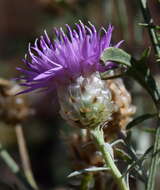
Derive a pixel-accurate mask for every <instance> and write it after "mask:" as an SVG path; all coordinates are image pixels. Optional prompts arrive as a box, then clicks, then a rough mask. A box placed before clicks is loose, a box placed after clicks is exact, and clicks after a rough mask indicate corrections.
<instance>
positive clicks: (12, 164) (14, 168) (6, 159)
mask: <svg viewBox="0 0 160 190" xmlns="http://www.w3.org/2000/svg"><path fill="white" fill-rule="evenodd" d="M0 157H1V158H2V160H3V161H4V162H5V163H6V165H7V166H8V167H9V168H10V170H11V171H12V172H13V173H14V174H15V175H16V176H17V178H18V179H19V180H20V182H21V183H22V184H23V185H24V187H26V189H28V190H35V189H34V188H33V187H32V186H31V185H30V184H29V183H28V181H27V180H26V178H25V177H24V175H23V173H22V172H21V170H20V168H19V166H18V165H17V164H16V162H15V161H14V160H13V158H12V157H11V156H10V155H9V153H8V152H7V151H6V150H5V149H4V148H3V147H2V145H1V144H0Z"/></svg>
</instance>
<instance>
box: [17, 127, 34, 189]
mask: <svg viewBox="0 0 160 190" xmlns="http://www.w3.org/2000/svg"><path fill="white" fill-rule="evenodd" d="M15 132H16V136H17V141H18V147H19V153H20V157H21V161H22V167H23V170H24V173H25V176H26V178H27V180H28V181H29V183H30V184H31V185H32V186H33V187H34V189H38V187H37V184H36V182H35V179H34V176H33V172H32V169H31V164H30V159H29V155H28V151H27V146H26V142H25V137H24V134H23V129H22V126H21V125H20V124H18V125H16V126H15Z"/></svg>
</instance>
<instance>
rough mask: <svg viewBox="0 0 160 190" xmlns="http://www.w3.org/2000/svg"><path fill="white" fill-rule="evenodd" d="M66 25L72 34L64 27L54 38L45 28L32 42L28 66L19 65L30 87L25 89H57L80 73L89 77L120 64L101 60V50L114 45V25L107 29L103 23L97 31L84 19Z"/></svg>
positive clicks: (27, 57)
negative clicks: (73, 24) (72, 27)
mask: <svg viewBox="0 0 160 190" xmlns="http://www.w3.org/2000/svg"><path fill="white" fill-rule="evenodd" d="M66 29H67V33H68V35H67V34H65V33H64V31H63V29H62V28H60V29H54V32H55V39H54V40H53V41H52V40H51V39H50V38H49V37H48V35H47V33H46V32H45V34H44V35H43V36H41V37H40V39H37V40H36V41H35V44H34V45H33V46H31V45H29V48H28V55H26V57H25V59H24V62H25V63H26V65H27V67H28V69H27V70H26V69H22V68H18V70H20V71H21V72H22V73H23V74H24V76H23V77H21V78H22V79H24V81H25V82H24V83H23V84H22V85H24V86H26V87H27V89H26V90H25V91H23V92H29V91H33V90H36V89H43V90H53V89H57V88H58V87H59V86H60V85H63V86H64V85H68V84H70V83H72V82H73V81H75V79H77V78H78V77H80V76H83V77H88V76H89V75H91V74H92V73H94V72H96V71H99V72H103V71H106V70H107V69H109V68H113V67H115V66H116V64H114V63H110V62H109V63H107V64H106V65H105V66H102V65H101V64H100V55H101V53H102V52H103V50H104V49H106V48H108V47H110V46H111V36H112V31H113V27H112V26H109V27H108V30H107V31H106V30H105V29H104V28H103V27H102V28H101V29H100V30H99V31H97V30H96V28H95V27H94V26H93V25H92V24H91V23H89V26H86V25H84V24H83V23H82V22H81V21H80V22H79V24H76V29H71V28H70V26H69V25H66ZM120 44H121V42H119V43H118V44H117V45H115V46H116V47H118V46H119V45H120Z"/></svg>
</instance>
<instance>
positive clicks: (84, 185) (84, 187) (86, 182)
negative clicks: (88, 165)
mask: <svg viewBox="0 0 160 190" xmlns="http://www.w3.org/2000/svg"><path fill="white" fill-rule="evenodd" d="M92 177H93V176H92V174H84V176H83V179H82V182H81V187H80V189H81V190H88V189H89V186H90V184H91V181H92Z"/></svg>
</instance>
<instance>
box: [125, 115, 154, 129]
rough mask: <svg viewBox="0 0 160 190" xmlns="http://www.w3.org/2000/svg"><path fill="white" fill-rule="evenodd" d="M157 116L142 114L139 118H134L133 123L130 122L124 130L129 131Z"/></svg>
mask: <svg viewBox="0 0 160 190" xmlns="http://www.w3.org/2000/svg"><path fill="white" fill-rule="evenodd" d="M156 115H157V114H150V113H147V114H144V115H141V116H138V117H136V118H135V119H134V120H133V121H131V122H130V123H129V124H128V125H127V127H126V129H127V130H129V129H131V128H132V127H134V126H136V125H138V124H139V123H142V122H143V121H145V120H147V119H151V118H153V117H155V116H156Z"/></svg>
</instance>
